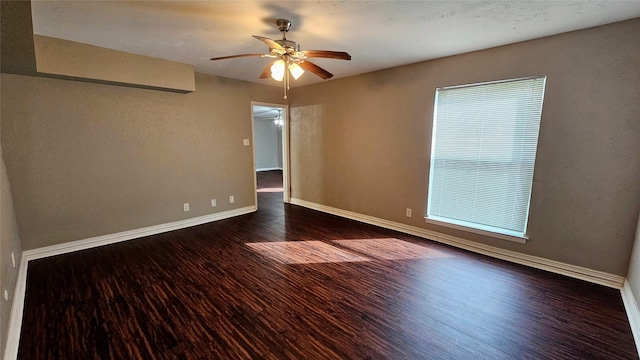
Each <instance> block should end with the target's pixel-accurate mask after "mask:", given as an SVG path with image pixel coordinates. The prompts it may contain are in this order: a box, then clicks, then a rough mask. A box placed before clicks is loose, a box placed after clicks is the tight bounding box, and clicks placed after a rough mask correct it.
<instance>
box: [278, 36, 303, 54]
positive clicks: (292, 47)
mask: <svg viewBox="0 0 640 360" xmlns="http://www.w3.org/2000/svg"><path fill="white" fill-rule="evenodd" d="M274 41H275V42H276V43H278V44H279V45H280V46H282V47H283V48H285V50H287V53H288V52H290V51H300V44H298V43H297V42H295V41H291V40H286V39H282V40H274Z"/></svg>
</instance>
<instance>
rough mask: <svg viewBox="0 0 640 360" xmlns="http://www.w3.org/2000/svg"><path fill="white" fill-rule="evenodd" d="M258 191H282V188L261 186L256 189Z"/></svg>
mask: <svg viewBox="0 0 640 360" xmlns="http://www.w3.org/2000/svg"><path fill="white" fill-rule="evenodd" d="M258 192H259V193H260V192H282V188H262V189H258Z"/></svg>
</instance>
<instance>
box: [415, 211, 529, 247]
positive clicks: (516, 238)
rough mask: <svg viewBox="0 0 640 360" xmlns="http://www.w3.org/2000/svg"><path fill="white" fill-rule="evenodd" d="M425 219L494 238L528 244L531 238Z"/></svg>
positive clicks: (439, 224) (432, 222) (435, 223)
mask: <svg viewBox="0 0 640 360" xmlns="http://www.w3.org/2000/svg"><path fill="white" fill-rule="evenodd" d="M424 221H425V222H426V223H428V224H434V225H438V226H442V227H447V228H451V229H456V230H461V231H466V232H470V233H473V234H478V235H484V236H488V237H492V238H494V239H500V240H506V241H512V242H517V243H519V244H526V243H527V240H529V238H528V237H527V236H526V235H524V236H517V235H507V234H501V233H497V232H493V231H487V230H480V229H474V228H472V227H468V226H463V225H458V224H452V223H449V222H445V221H441V220H436V219H432V218H427V217H425V218H424Z"/></svg>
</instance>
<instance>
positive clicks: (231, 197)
mask: <svg viewBox="0 0 640 360" xmlns="http://www.w3.org/2000/svg"><path fill="white" fill-rule="evenodd" d="M234 202H236V198H235V196H233V195H231V196H229V204H233V203H234Z"/></svg>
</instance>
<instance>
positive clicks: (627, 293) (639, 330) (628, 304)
mask: <svg viewBox="0 0 640 360" xmlns="http://www.w3.org/2000/svg"><path fill="white" fill-rule="evenodd" d="M620 295H622V302H623V303H624V309H625V310H626V312H627V317H628V318H629V325H630V326H631V332H632V333H633V340H634V341H635V342H636V349H637V350H638V351H639V352H640V309H638V303H637V302H636V297H635V296H633V292H632V291H631V285H630V284H629V282H628V281H627V280H625V281H624V286H623V287H622V289H620Z"/></svg>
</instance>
